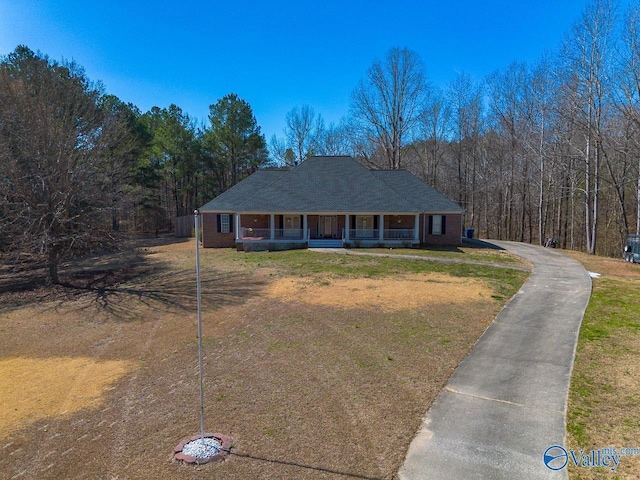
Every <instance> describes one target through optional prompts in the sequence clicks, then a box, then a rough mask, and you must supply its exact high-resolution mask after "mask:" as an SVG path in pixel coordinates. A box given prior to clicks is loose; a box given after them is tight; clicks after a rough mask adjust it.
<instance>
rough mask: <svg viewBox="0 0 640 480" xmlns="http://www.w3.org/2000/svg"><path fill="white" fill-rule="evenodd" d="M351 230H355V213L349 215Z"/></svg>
mask: <svg viewBox="0 0 640 480" xmlns="http://www.w3.org/2000/svg"><path fill="white" fill-rule="evenodd" d="M350 218H351V230H355V229H356V216H355V215H351V217H350Z"/></svg>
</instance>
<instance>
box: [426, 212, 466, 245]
mask: <svg viewBox="0 0 640 480" xmlns="http://www.w3.org/2000/svg"><path fill="white" fill-rule="evenodd" d="M445 217H446V218H447V219H446V220H445V222H446V228H445V233H444V235H429V215H420V238H421V239H422V232H425V238H424V239H423V240H422V243H424V244H426V245H455V246H458V245H462V215H445ZM424 221H426V225H424V223H423V222H424Z"/></svg>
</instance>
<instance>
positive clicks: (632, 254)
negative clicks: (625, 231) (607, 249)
mask: <svg viewBox="0 0 640 480" xmlns="http://www.w3.org/2000/svg"><path fill="white" fill-rule="evenodd" d="M622 258H624V259H625V260H626V261H627V262H631V263H640V235H629V236H627V243H626V244H625V246H624V254H623V256H622Z"/></svg>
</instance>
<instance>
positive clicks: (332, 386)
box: [0, 242, 501, 479]
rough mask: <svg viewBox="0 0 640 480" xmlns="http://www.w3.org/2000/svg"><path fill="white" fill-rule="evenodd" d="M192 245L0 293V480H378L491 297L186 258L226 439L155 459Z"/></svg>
mask: <svg viewBox="0 0 640 480" xmlns="http://www.w3.org/2000/svg"><path fill="white" fill-rule="evenodd" d="M192 249H193V247H192V244H191V243H190V242H182V243H174V244H169V245H158V246H153V247H148V248H147V249H146V250H145V251H143V252H141V253H140V254H139V255H137V256H135V258H122V257H119V258H117V259H116V261H115V262H114V261H113V258H112V259H111V263H109V257H106V256H102V257H96V258H93V259H88V260H86V261H85V262H83V263H79V264H74V265H69V267H68V269H67V270H66V271H65V272H63V274H64V275H66V276H63V280H65V278H66V279H67V280H68V282H67V285H66V286H65V287H58V288H57V289H54V290H52V291H51V290H43V289H41V288H36V289H35V290H31V291H29V292H26V293H25V292H18V293H16V292H10V293H6V294H4V295H3V296H2V298H1V299H0V300H2V301H3V303H2V304H1V305H3V307H2V309H0V334H1V336H0V352H2V353H1V354H0V391H1V392H2V396H1V397H0V421H1V422H2V423H1V424H0V477H2V478H38V479H47V478H51V479H53V478H64V479H80V478H87V479H98V478H100V479H102V478H104V479H125V478H126V479H143V478H144V479H150V478H153V479H155V478H163V479H169V478H176V479H177V478H185V479H186V478H212V477H216V478H228V479H249V478H251V479H260V478H265V479H266V478H277V479H285V478H292V479H297V478H311V479H315V478H331V479H339V478H345V479H346V478H385V479H388V478H392V477H393V475H394V473H395V472H396V471H397V469H398V468H399V466H400V464H401V462H402V460H403V457H404V454H405V452H406V448H407V447H408V444H409V442H410V441H411V439H412V437H413V435H414V434H415V433H416V431H417V429H418V427H419V425H420V422H421V419H422V416H423V415H424V413H425V412H426V410H427V408H428V406H429V404H430V403H431V402H432V401H433V399H434V398H435V396H436V395H437V393H438V392H439V390H440V389H441V387H442V386H443V384H444V383H445V381H446V379H447V378H448V377H449V375H450V374H451V372H452V371H453V369H454V368H455V366H456V365H457V364H458V363H459V361H460V359H461V358H462V357H463V356H464V355H465V354H466V353H467V351H468V350H469V348H470V347H471V345H473V343H474V342H475V340H476V339H477V338H478V336H479V335H480V334H481V333H482V332H483V330H484V329H485V328H486V326H487V325H488V323H489V322H490V321H491V320H492V319H493V317H494V316H495V314H496V312H497V311H498V310H499V309H500V308H501V305H500V304H499V303H498V302H497V301H496V300H495V299H493V298H492V292H493V291H492V290H491V288H490V287H489V286H488V285H487V284H485V283H483V282H481V281H480V280H472V279H467V278H458V277H452V276H449V275H445V274H442V273H440V274H437V275H435V274H407V275H404V276H402V278H398V279H391V278H384V279H375V278H359V277H358V275H357V271H355V272H354V274H353V275H352V278H337V277H333V276H330V275H323V274H321V273H319V274H317V275H305V276H304V277H301V278H294V277H291V275H290V274H287V275H279V274H277V272H276V274H274V271H273V267H270V269H269V270H267V269H261V268H258V267H254V266H250V265H245V264H243V263H242V262H237V261H234V259H235V258H237V256H238V255H244V254H239V253H236V252H232V251H219V250H206V251H203V252H202V265H203V312H204V314H203V322H204V325H203V328H204V332H203V341H204V349H205V383H206V387H205V392H206V402H205V410H206V413H205V415H206V425H207V429H209V430H214V431H220V432H222V433H225V434H227V435H230V436H231V437H233V441H234V448H233V454H232V455H231V456H230V458H229V459H228V460H226V461H225V462H223V463H221V464H210V465H204V466H197V467H194V466H189V465H184V464H182V463H180V462H176V461H175V460H173V459H172V449H173V447H174V446H175V445H177V443H178V442H179V441H180V440H181V439H183V438H185V437H187V436H190V435H192V434H193V433H196V432H197V431H198V430H199V416H198V415H199V408H198V405H199V403H198V398H199V391H198V382H197V338H196V315H195V287H194V285H195V283H194V282H195V274H194V272H193V265H194V260H193V253H192ZM353 261H356V260H353ZM52 292H53V294H54V295H52Z"/></svg>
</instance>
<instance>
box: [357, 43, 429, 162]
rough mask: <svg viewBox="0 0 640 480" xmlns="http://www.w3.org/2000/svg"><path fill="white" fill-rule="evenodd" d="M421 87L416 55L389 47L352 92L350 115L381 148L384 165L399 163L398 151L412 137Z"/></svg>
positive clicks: (422, 76)
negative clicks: (381, 59) (382, 59)
mask: <svg viewBox="0 0 640 480" xmlns="http://www.w3.org/2000/svg"><path fill="white" fill-rule="evenodd" d="M425 86H426V80H425V73H424V67H423V65H422V61H421V60H420V58H419V56H418V55H417V54H416V53H415V52H413V51H411V50H409V49H406V48H402V49H400V48H393V49H391V50H389V51H388V52H387V55H386V57H385V59H384V61H379V60H376V61H375V62H374V63H373V65H372V66H371V67H370V68H369V70H368V71H367V75H366V79H365V80H362V81H360V84H359V85H358V86H357V87H356V89H355V90H354V92H353V95H352V98H351V111H352V114H353V117H354V119H355V121H356V122H357V124H358V126H359V127H360V129H361V130H362V132H363V134H364V136H365V137H367V138H368V139H369V141H370V142H375V143H376V144H377V146H378V148H380V149H381V150H382V152H383V153H384V156H385V158H386V163H387V165H386V166H387V168H392V169H397V168H400V166H401V164H402V161H401V150H402V148H403V147H404V146H405V142H407V141H410V140H413V139H412V138H411V134H412V132H413V130H414V128H415V126H416V123H417V120H418V115H419V112H420V107H421V101H422V95H423V93H424V90H425Z"/></svg>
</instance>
